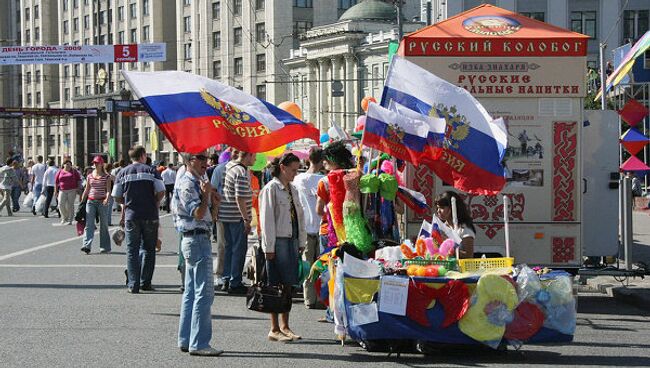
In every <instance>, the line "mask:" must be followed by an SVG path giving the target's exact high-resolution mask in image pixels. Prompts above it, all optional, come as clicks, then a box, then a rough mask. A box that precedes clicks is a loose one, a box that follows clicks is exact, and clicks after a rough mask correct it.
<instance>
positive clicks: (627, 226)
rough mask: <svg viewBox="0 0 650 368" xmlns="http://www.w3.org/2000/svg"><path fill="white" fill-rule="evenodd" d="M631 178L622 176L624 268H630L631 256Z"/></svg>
mask: <svg viewBox="0 0 650 368" xmlns="http://www.w3.org/2000/svg"><path fill="white" fill-rule="evenodd" d="M632 200H633V198H632V180H631V179H630V178H627V177H625V178H623V259H624V260H625V269H626V270H628V271H630V270H631V269H632V256H631V254H630V249H631V248H632V244H633V241H634V239H633V232H632V231H633V229H632Z"/></svg>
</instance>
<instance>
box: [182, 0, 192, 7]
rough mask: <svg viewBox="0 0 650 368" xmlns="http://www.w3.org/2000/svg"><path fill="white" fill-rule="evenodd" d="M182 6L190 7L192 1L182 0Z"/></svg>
mask: <svg viewBox="0 0 650 368" xmlns="http://www.w3.org/2000/svg"><path fill="white" fill-rule="evenodd" d="M183 5H185V6H190V5H192V0H183Z"/></svg>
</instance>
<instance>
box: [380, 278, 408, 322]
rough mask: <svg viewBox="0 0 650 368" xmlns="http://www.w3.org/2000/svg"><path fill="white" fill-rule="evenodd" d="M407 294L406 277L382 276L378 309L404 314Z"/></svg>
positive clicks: (399, 314)
mask: <svg viewBox="0 0 650 368" xmlns="http://www.w3.org/2000/svg"><path fill="white" fill-rule="evenodd" d="M408 294H409V279H408V278H407V277H396V276H384V277H382V278H381V287H380V288H379V311H380V312H384V313H390V314H396V315H398V316H405V315H406V301H407V299H408Z"/></svg>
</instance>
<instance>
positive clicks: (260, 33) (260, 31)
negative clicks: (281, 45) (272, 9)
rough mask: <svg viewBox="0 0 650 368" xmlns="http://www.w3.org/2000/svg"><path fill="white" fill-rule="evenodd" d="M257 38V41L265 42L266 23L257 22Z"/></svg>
mask: <svg viewBox="0 0 650 368" xmlns="http://www.w3.org/2000/svg"><path fill="white" fill-rule="evenodd" d="M255 38H256V39H257V42H263V41H264V40H265V39H266V27H265V26H264V23H257V24H256V25H255Z"/></svg>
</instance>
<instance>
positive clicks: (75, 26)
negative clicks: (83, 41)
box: [72, 18, 79, 32]
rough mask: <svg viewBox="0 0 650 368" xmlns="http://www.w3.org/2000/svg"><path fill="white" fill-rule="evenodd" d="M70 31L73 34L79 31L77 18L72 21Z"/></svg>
mask: <svg viewBox="0 0 650 368" xmlns="http://www.w3.org/2000/svg"><path fill="white" fill-rule="evenodd" d="M72 30H73V31H75V32H78V31H79V18H74V19H73V20H72Z"/></svg>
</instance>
